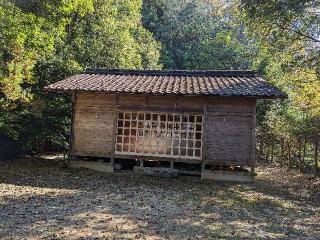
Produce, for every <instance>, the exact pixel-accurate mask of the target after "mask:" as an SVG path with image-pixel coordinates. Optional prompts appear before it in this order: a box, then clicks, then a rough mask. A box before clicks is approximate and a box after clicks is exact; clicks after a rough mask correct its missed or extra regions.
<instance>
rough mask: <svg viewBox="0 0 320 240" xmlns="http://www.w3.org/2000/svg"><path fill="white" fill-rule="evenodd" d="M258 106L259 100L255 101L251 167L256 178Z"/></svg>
mask: <svg viewBox="0 0 320 240" xmlns="http://www.w3.org/2000/svg"><path fill="white" fill-rule="evenodd" d="M256 104H257V100H255V102H254V104H253V109H252V128H251V145H252V147H251V166H250V172H251V175H252V176H254V171H255V166H256Z"/></svg>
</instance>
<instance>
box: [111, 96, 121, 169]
mask: <svg viewBox="0 0 320 240" xmlns="http://www.w3.org/2000/svg"><path fill="white" fill-rule="evenodd" d="M115 98H116V99H115V102H116V104H115V109H114V118H113V119H114V120H113V129H112V148H111V149H112V152H111V158H110V164H111V166H112V171H113V166H114V155H115V153H114V152H115V150H116V133H117V132H116V131H117V122H118V105H119V95H116V96H115Z"/></svg>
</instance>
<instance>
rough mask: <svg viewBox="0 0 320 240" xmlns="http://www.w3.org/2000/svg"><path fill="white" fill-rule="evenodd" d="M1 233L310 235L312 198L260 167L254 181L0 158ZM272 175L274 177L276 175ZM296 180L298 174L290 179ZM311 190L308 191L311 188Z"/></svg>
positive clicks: (313, 230) (315, 221)
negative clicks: (100, 170)
mask: <svg viewBox="0 0 320 240" xmlns="http://www.w3.org/2000/svg"><path fill="white" fill-rule="evenodd" d="M0 168H1V170H0V173H1V174H0V238H1V239H6V238H7V239H12V238H14V239H19V238H28V239H32V238H34V239H41V238H43V239H44V238H49V239H52V238H64V239H100V238H105V239H217V238H223V239H270V238H274V239H293V238H294V239H307V238H308V239H317V237H319V235H318V234H319V232H318V231H319V227H320V226H319V220H320V219H319V217H320V216H319V210H320V208H319V199H318V196H317V195H315V194H316V191H314V190H315V189H314V187H313V188H312V190H309V189H307V188H306V187H305V186H300V188H303V189H302V190H301V191H300V192H299V191H298V190H297V187H299V186H298V185H297V184H296V182H291V185H290V181H289V183H288V182H286V183H284V182H281V181H279V179H280V177H279V176H275V174H281V172H278V173H277V172H276V171H271V173H272V174H268V171H263V170H261V174H259V175H261V177H259V175H258V177H257V180H256V182H255V183H254V184H226V183H218V182H210V181H200V179H199V178H198V177H180V178H178V179H164V178H155V177H147V176H141V175H136V174H133V173H115V174H105V173H98V172H94V171H90V170H68V169H63V168H61V167H59V164H58V163H57V162H56V161H53V160H47V159H41V158H29V159H22V160H16V161H6V162H2V163H0ZM277 180H278V181H277ZM297 181H298V182H299V179H297ZM313 191H314V192H313Z"/></svg>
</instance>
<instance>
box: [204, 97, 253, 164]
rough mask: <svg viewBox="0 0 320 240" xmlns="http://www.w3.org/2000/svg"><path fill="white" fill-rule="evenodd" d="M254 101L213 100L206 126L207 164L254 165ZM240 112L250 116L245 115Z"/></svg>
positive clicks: (209, 106)
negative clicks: (252, 163)
mask: <svg viewBox="0 0 320 240" xmlns="http://www.w3.org/2000/svg"><path fill="white" fill-rule="evenodd" d="M253 106H254V101H226V102H225V103H224V102H221V101H220V100H219V101H210V102H209V104H208V113H207V126H206V140H207V143H206V148H207V159H206V161H207V162H212V163H214V164H217V165H224V164H226V165H228V164H230V165H244V166H250V165H251V162H252V147H253V146H252V144H253V143H252V131H253V129H252V119H253V117H254V115H253V114H252V115H250V113H253V112H252V111H253ZM241 113H249V115H247V116H242V115H241Z"/></svg>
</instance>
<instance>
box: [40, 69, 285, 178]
mask: <svg viewBox="0 0 320 240" xmlns="http://www.w3.org/2000/svg"><path fill="white" fill-rule="evenodd" d="M46 90H49V91H61V92H69V93H71V94H72V96H73V109H72V111H73V114H72V131H71V140H72V141H71V149H70V151H71V155H72V156H91V157H103V158H110V159H111V164H113V162H114V159H119V158H121V159H138V160H141V161H142V160H159V161H169V162H171V166H173V164H174V163H175V162H188V163H199V164H201V165H202V170H204V169H205V165H213V166H241V167H249V168H251V171H252V172H253V171H254V166H255V164H256V159H255V125H256V101H257V99H265V98H283V97H286V95H285V94H284V93H283V92H281V91H280V90H279V89H277V88H275V87H273V86H270V85H269V84H268V83H267V82H266V81H265V80H263V79H262V78H261V77H259V76H257V75H256V74H255V73H254V72H253V71H238V70H231V71H160V70H118V69H110V70H108V69H86V71H85V72H84V73H83V74H77V75H74V76H71V77H68V78H66V79H64V80H62V81H59V82H56V83H54V84H51V85H49V86H47V87H46Z"/></svg>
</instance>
